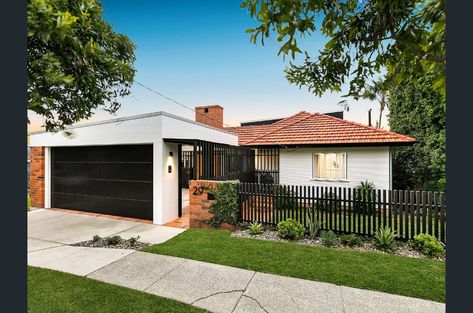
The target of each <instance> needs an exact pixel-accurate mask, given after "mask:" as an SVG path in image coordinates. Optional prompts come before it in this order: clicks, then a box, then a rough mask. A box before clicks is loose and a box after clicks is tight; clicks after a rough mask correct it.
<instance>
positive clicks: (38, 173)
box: [30, 147, 45, 208]
mask: <svg viewBox="0 0 473 313" xmlns="http://www.w3.org/2000/svg"><path fill="white" fill-rule="evenodd" d="M44 171H45V169H44V147H31V150H30V199H31V206H32V207H36V208H44Z"/></svg>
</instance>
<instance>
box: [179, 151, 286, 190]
mask: <svg viewBox="0 0 473 313" xmlns="http://www.w3.org/2000/svg"><path fill="white" fill-rule="evenodd" d="M212 146H213V147H212ZM194 149H195V151H197V154H195V153H194V151H182V153H181V164H182V165H181V166H182V167H181V168H182V170H181V182H182V183H181V185H182V186H183V187H188V186H189V180H191V179H194V177H197V175H200V177H201V178H204V177H214V179H215V178H219V179H221V180H225V179H240V180H241V181H245V182H256V183H260V184H279V149H274V148H264V149H254V150H253V151H251V149H248V148H241V147H231V146H226V145H218V144H212V143H204V142H200V143H197V144H196V145H195V147H194ZM200 151H203V154H204V157H207V161H208V160H212V159H213V160H214V161H213V163H214V164H213V165H212V164H209V163H210V162H207V161H205V162H204V161H202V160H201V155H202V153H201V152H200ZM211 153H213V154H214V157H213V158H209V155H210V154H211ZM194 155H196V156H195V157H194ZM251 156H253V157H254V160H251V159H249V158H251ZM231 162H235V163H234V164H231ZM195 164H198V165H197V167H196V166H195ZM241 164H242V165H243V168H242V169H241V170H239V169H238V166H240V165H241ZM200 165H203V167H201V166H200ZM194 168H195V171H194ZM248 169H249V170H248ZM212 170H213V173H208V171H212ZM241 173H244V174H243V175H241ZM252 173H254V177H251V175H252Z"/></svg>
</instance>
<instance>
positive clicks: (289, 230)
mask: <svg viewBox="0 0 473 313" xmlns="http://www.w3.org/2000/svg"><path fill="white" fill-rule="evenodd" d="M276 231H277V232H278V236H279V237H281V238H283V239H290V240H297V239H299V238H300V237H301V236H302V235H303V234H304V226H302V224H301V223H299V222H298V221H296V220H293V219H291V218H288V219H287V220H285V221H281V222H279V223H278V225H277V226H276Z"/></svg>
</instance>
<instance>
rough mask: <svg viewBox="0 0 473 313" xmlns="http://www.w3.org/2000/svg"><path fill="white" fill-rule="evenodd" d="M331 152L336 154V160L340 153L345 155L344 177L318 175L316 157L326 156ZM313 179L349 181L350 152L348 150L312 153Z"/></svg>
mask: <svg viewBox="0 0 473 313" xmlns="http://www.w3.org/2000/svg"><path fill="white" fill-rule="evenodd" d="M329 154H334V155H335V160H337V159H338V155H343V156H344V157H343V159H344V163H345V164H344V166H345V170H344V171H343V172H344V178H327V177H317V170H318V167H317V161H316V157H317V158H320V156H321V155H323V156H324V158H325V156H326V155H329ZM330 170H333V169H330ZM312 180H321V181H349V179H348V154H347V153H346V152H325V153H324V152H315V153H312Z"/></svg>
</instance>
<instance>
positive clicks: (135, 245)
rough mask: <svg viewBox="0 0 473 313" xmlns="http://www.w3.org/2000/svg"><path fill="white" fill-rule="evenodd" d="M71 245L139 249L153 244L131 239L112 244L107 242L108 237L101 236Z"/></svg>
mask: <svg viewBox="0 0 473 313" xmlns="http://www.w3.org/2000/svg"><path fill="white" fill-rule="evenodd" d="M71 246H77V247H90V248H110V249H131V250H139V249H143V248H147V247H149V246H151V244H150V243H148V242H142V241H138V240H136V241H135V242H132V241H130V240H129V239H119V240H118V243H117V244H114V245H111V244H108V243H107V238H100V239H98V240H87V241H81V242H78V243H75V244H72V245H71Z"/></svg>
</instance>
